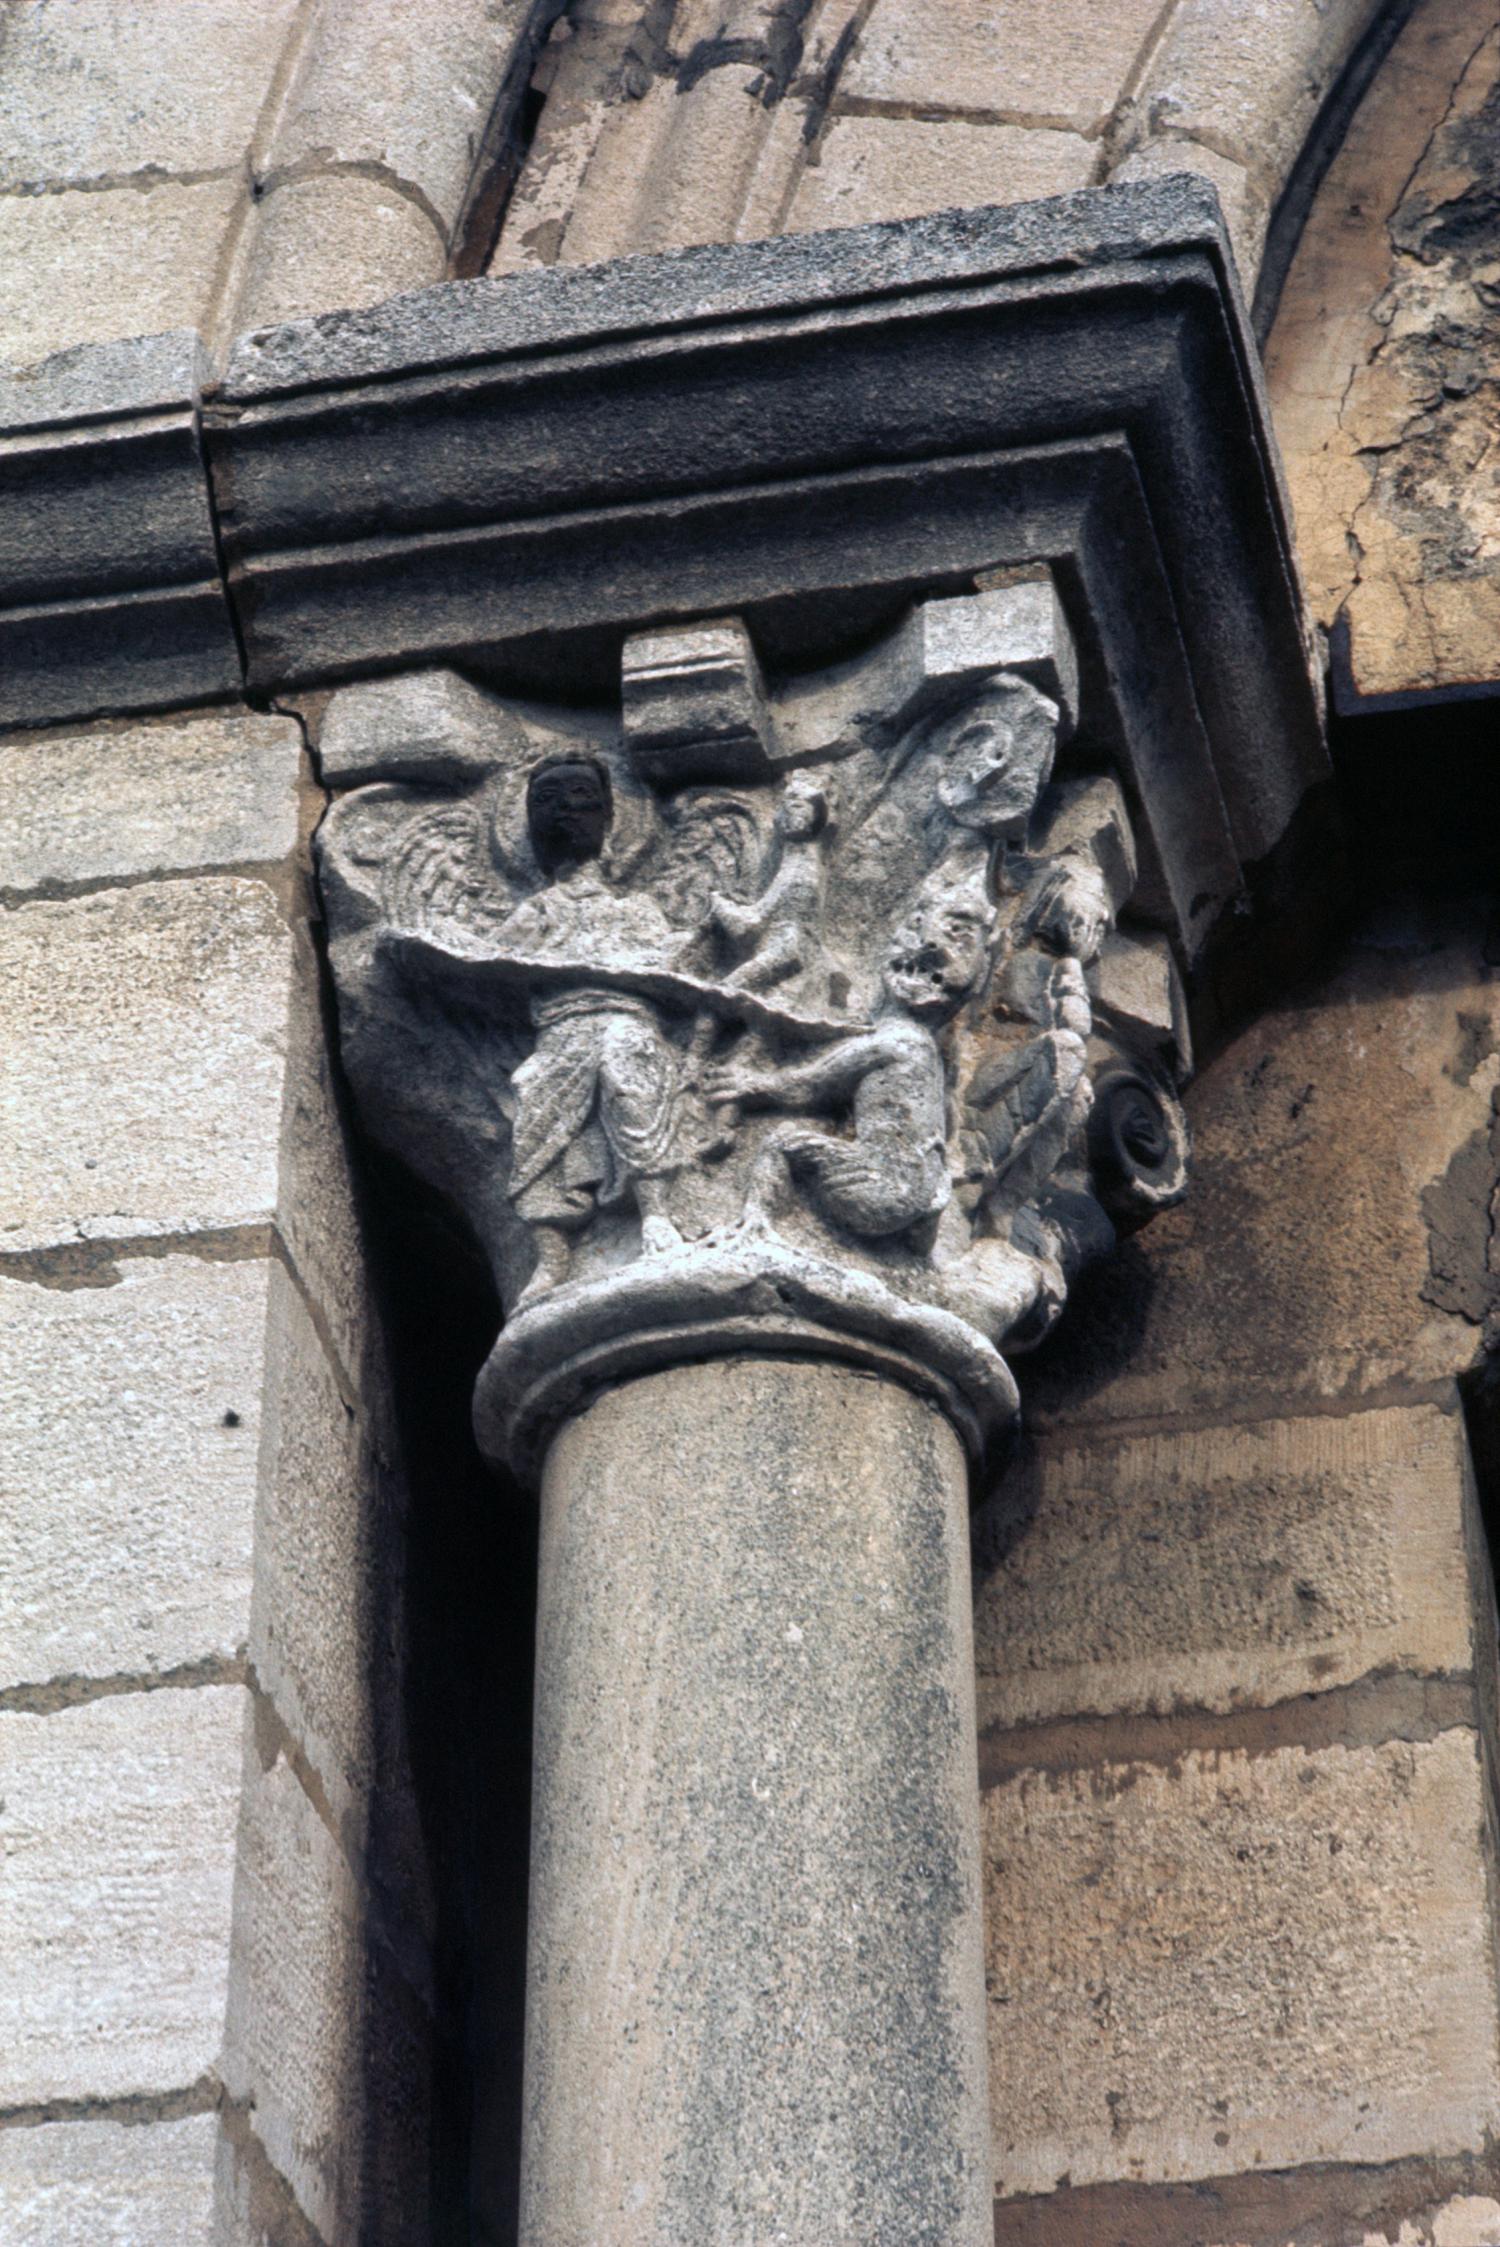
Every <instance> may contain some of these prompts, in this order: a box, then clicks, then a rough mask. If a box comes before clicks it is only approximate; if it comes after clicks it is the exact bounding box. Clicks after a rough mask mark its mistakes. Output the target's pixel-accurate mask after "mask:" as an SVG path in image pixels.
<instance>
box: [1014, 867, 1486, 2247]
mask: <svg viewBox="0 0 1500 2247" xmlns="http://www.w3.org/2000/svg"><path fill="white" fill-rule="evenodd" d="M1472 927H1473V915H1472V913H1466V912H1465V910H1464V908H1463V907H1462V904H1461V902H1458V903H1455V904H1454V905H1453V906H1452V907H1451V908H1448V909H1445V910H1443V911H1433V910H1426V911H1423V910H1418V909H1416V908H1401V909H1397V908H1394V907H1391V908H1387V909H1385V910H1383V911H1382V912H1380V913H1379V914H1377V915H1375V916H1373V917H1372V918H1370V919H1369V920H1367V921H1366V923H1365V924H1364V925H1363V927H1362V929H1361V930H1360V932H1359V935H1358V938H1357V941H1356V942H1355V943H1354V944H1353V945H1351V946H1350V947H1349V949H1348V950H1347V951H1346V953H1345V955H1344V957H1343V959H1342V960H1341V961H1338V962H1336V963H1335V964H1334V966H1333V967H1332V969H1331V970H1330V971H1329V972H1328V973H1326V974H1325V976H1324V978H1323V979H1322V981H1321V983H1320V984H1319V985H1318V986H1317V987H1316V988H1315V989H1312V990H1308V991H1305V992H1304V993H1303V994H1301V998H1300V1002H1299V1003H1298V1004H1297V1005H1296V1006H1295V1007H1287V1008H1272V1009H1270V1010H1268V1012H1267V1013H1266V1014H1265V1016H1264V1017H1263V1018H1262V1020H1261V1021H1260V1022H1258V1023H1257V1024H1256V1025H1255V1026H1253V1027H1252V1028H1251V1029H1249V1030H1247V1031H1246V1032H1244V1033H1243V1034H1242V1035H1241V1036H1240V1037H1239V1038H1238V1039H1237V1040H1235V1041H1234V1042H1233V1043H1232V1044H1230V1045H1229V1046H1228V1047H1227V1048H1226V1049H1225V1051H1224V1052H1223V1053H1222V1054H1220V1055H1219V1056H1218V1057H1217V1058H1216V1059H1215V1060H1214V1061H1212V1062H1211V1063H1210V1064H1209V1066H1208V1067H1207V1068H1206V1069H1205V1070H1204V1071H1203V1073H1202V1075H1201V1077H1200V1079H1199V1080H1198V1082H1197V1084H1196V1085H1195V1086H1194V1087H1193V1088H1192V1090H1191V1091H1190V1093H1189V1095H1188V1103H1187V1104H1188V1108H1189V1111H1190V1114H1191V1117H1192V1120H1193V1123H1194V1128H1195V1135H1196V1151H1195V1172H1196V1175H1195V1186H1194V1193H1193V1195H1192V1197H1191V1198H1190V1200H1189V1201H1188V1202H1187V1203H1185V1204H1184V1206H1183V1208H1182V1209H1181V1210H1180V1211H1176V1212H1172V1213H1169V1214H1168V1215H1167V1216H1165V1217H1163V1218H1162V1219H1160V1220H1158V1222H1157V1224H1156V1225H1155V1226H1153V1227H1152V1228H1151V1229H1149V1230H1148V1231H1147V1232H1145V1233H1143V1234H1141V1235H1140V1236H1139V1238H1138V1240H1137V1241H1136V1242H1134V1243H1132V1244H1129V1245H1128V1246H1127V1247H1126V1248H1125V1249H1123V1250H1122V1251H1121V1252H1119V1254H1118V1255H1117V1258H1116V1260H1115V1262H1114V1263H1113V1264H1112V1265H1109V1266H1106V1267H1104V1268H1103V1269H1102V1271H1101V1274H1100V1278H1099V1283H1098V1286H1097V1288H1096V1289H1095V1290H1092V1291H1090V1293H1089V1294H1088V1296H1087V1297H1085V1298H1084V1299H1081V1300H1080V1301H1079V1302H1078V1303H1077V1304H1076V1305H1075V1306H1074V1314H1075V1315H1074V1319H1073V1323H1072V1324H1071V1325H1070V1326H1069V1327H1067V1328H1065V1329H1063V1330H1062V1331H1061V1332H1060V1334H1059V1336H1058V1339H1057V1342H1056V1344H1055V1345H1054V1346H1053V1348H1052V1349H1051V1350H1049V1351H1048V1352H1046V1353H1044V1354H1043V1356H1042V1357H1041V1358H1039V1359H1038V1360H1037V1361H1035V1363H1034V1364H1033V1365H1032V1366H1031V1367H1030V1368H1029V1369H1028V1372H1027V1378H1026V1382H1025V1384H1024V1385H1025V1386H1027V1387H1029V1390H1030V1403H1031V1407H1032V1421H1033V1428H1034V1431H1035V1433H1034V1438H1033V1444H1032V1448H1031V1450H1030V1452H1029V1454H1028V1456H1027V1457H1026V1458H1025V1459H1024V1460H1023V1461H1022V1462H1021V1464H1020V1467H1019V1470H1018V1471H1017V1473H1016V1474H1015V1475H1014V1476H1013V1478H1012V1480H1011V1482H1010V1484H1009V1485H1008V1486H1007V1488H1006V1489H1005V1491H1004V1492H1003V1493H1002V1498H1001V1502H1000V1504H999V1505H998V1506H997V1507H996V1508H994V1509H992V1510H991V1511H990V1513H989V1514H988V1516H987V1518H986V1519H985V1520H984V1521H983V1522H982V1524H981V1538H980V1571H979V1590H978V1594H977V1604H976V1655H977V1661H978V1665H979V1702H980V1712H981V1727H980V1766H981V1776H982V1781H983V1784H984V1788H985V1796H984V1801H985V1840H986V1864H987V1877H988V1880H989V1884H990V1885H989V1940H990V1954H989V1977H990V2000H991V2067H992V2074H991V2085H992V2095H993V2098H994V2107H995V2129H996V2169H997V2176H998V2178H999V2180H1000V2182H999V2185H998V2188H997V2189H998V2191H999V2194H1000V2197H999V2199H998V2201H997V2238H998V2239H999V2240H1000V2241H1002V2242H1003V2243H1004V2247H1083V2243H1084V2242H1088V2243H1089V2247H1093V2243H1094V2242H1096V2241H1097V2240H1099V2239H1101V2238H1106V2237H1107V2238H1109V2239H1110V2240H1111V2242H1114V2241H1117V2240H1118V2241H1120V2242H1123V2243H1124V2247H1146V2243H1147V2242H1150V2243H1151V2247H1285V2242H1286V2241H1288V2240H1290V2239H1293V2238H1296V2239H1297V2240H1298V2241H1299V2242H1300V2241H1304V2240H1305V2241H1309V2242H1315V2243H1316V2247H1370V2243H1372V2242H1374V2243H1383V2242H1395V2241H1397V2240H1398V2238H1399V2240H1400V2241H1401V2242H1402V2243H1403V2247H1430V2243H1431V2242H1434V2241H1438V2240H1446V2239H1463V2238H1469V2237H1474V2238H1477V2239H1479V2240H1482V2241H1485V2242H1488V2241H1489V2239H1490V2238H1491V2237H1492V2236H1493V2230H1492V2229H1491V2230H1486V2228H1485V2226H1486V2224H1491V2225H1492V2211H1493V2209H1494V2206H1495V2193H1496V2187H1497V2182H1500V2180H1497V2177H1496V2174H1495V2171H1494V2166H1493V2155H1492V2144H1493V2138H1494V2133H1495V2128H1496V2115H1495V2112H1494V2104H1495V2090H1494V2086H1495V2083H1496V2080H1497V2068H1500V2057H1497V2049H1496V2023H1495V1994H1494V1993H1495V1979H1496V1976H1495V1957H1494V1927H1493V1917H1492V1909H1491V1902H1490V1897H1491V1888H1492V1881H1493V1867H1494V1842H1493V1834H1494V1826H1495V1820H1494V1810H1493V1794H1492V1776H1491V1774H1492V1770H1493V1753H1494V1744H1495V1661H1496V1626H1495V1611H1494V1598H1493V1591H1492V1588H1491V1573H1490V1562H1489V1556H1488V1553H1487V1550H1486V1543H1485V1537H1484V1531H1483V1528H1482V1525H1481V1522H1480V1518H1479V1510H1478V1506H1477V1503H1476V1498H1475V1491H1474V1482H1473V1476H1472V1471H1471V1467H1470V1461H1469V1453H1468V1445H1467V1443H1466V1441H1465V1435H1464V1425H1463V1418H1462V1414H1461V1412H1460V1409H1459V1397H1458V1390H1457V1386H1456V1383H1457V1380H1458V1379H1459V1378H1460V1377H1462V1376H1463V1375H1465V1374H1466V1373H1467V1372H1468V1371H1469V1370H1470V1369H1472V1368H1473V1367H1475V1366H1476V1365H1477V1364H1478V1363H1479V1362H1480V1356H1481V1352H1482V1347H1483V1339H1484V1336H1485V1333H1486V1331H1487V1328H1486V1319H1487V1316H1488V1312H1489V1296H1488V1288H1489V1284H1490V1283H1489V1282H1488V1280H1487V1278H1486V1253H1487V1250H1486V1244H1487V1240H1488V1237H1489V1229H1490V1217H1489V1197H1490V1194H1491V1191H1492V1188H1493V1177H1494V1163H1493V1157H1492V1154H1491V1150H1490V1135H1491V1129H1492V1123H1491V1117H1492V1099H1493V1094H1494V1091H1495V1082H1496V1066H1497V1063H1496V1055H1497V1052H1500V1016H1497V1013H1496V1001H1495V997H1494V990H1493V985H1492V983H1491V980H1490V978H1489V975H1488V973H1487V972H1486V969H1485V967H1484V964H1483V962H1482V961H1481V960H1479V959H1478V958H1476V956H1475V952H1474V948H1473V939H1472V937H1471V936H1470V935H1469V934H1468V931H1469V930H1470V929H1472ZM1231 1241H1232V1242H1233V1243H1234V1249H1233V1253H1232V1255H1231V1254H1226V1252H1225V1244H1226V1243H1228V1242H1231ZM1189 1266H1191V1267H1192V1271H1193V1277H1192V1279H1191V1280H1189V1278H1188V1270H1189ZM1476 2210H1477V2211H1479V2213H1478V2214H1477V2215H1476V2213H1475V2211H1476ZM1487 2211H1488V2212H1490V2213H1487ZM1403 2227H1404V2228H1403Z"/></svg>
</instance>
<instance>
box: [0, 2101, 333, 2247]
mask: <svg viewBox="0 0 1500 2247" xmlns="http://www.w3.org/2000/svg"><path fill="white" fill-rule="evenodd" d="M224 2098H225V2092H224V2087H223V2085H222V2084H221V2083H220V2081H219V2079H218V2077H217V2076H216V2075H215V2074H213V2073H212V2072H211V2071H210V2072H209V2073H207V2074H204V2075H200V2076H199V2078H198V2080H197V2082H196V2083H189V2084H185V2085H183V2086H182V2088H181V2089H180V2090H176V2091H126V2092H122V2093H120V2094H119V2095H118V2096H117V2097H115V2098H78V2099H34V2100H31V2101H28V2102H26V2103H25V2104H21V2105H17V2106H10V2107H0V2130H35V2129H40V2128H42V2127H44V2126H45V2125H46V2124H47V2123H49V2122H115V2123H125V2124H128V2125H130V2126H132V2127H135V2128H142V2129H145V2128H149V2127H150V2125H151V2124H152V2123H157V2122H186V2121H188V2120H190V2119H191V2118H192V2117H193V2116H194V2115H199V2114H213V2113H215V2112H218V2111H220V2110H221V2109H222V2105H223V2102H224ZM320 2247H321V2243H320Z"/></svg>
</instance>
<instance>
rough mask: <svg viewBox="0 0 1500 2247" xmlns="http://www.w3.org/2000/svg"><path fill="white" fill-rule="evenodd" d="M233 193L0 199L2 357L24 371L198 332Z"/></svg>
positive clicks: (238, 185) (203, 188) (236, 181)
mask: <svg viewBox="0 0 1500 2247" xmlns="http://www.w3.org/2000/svg"><path fill="white" fill-rule="evenodd" d="M3 70H4V63H3V60H0V76H3ZM243 195H244V178H243V174H242V173H239V172H235V173H234V174H232V175H230V176H227V177H224V178H214V179H209V180H204V181H200V182H197V183H196V184H183V183H180V182H178V181H176V180H170V179H167V180H152V181H151V182H149V183H148V184H145V185H142V186H135V187H116V188H101V189H98V190H97V191H94V192H90V193H82V192H75V191H71V190H69V191H67V192H63V193H59V194H55V195H0V271H3V272H4V274H5V279H6V294H5V337H4V346H3V348H4V355H5V358H6V359H7V360H9V361H14V362H15V363H17V364H21V365H24V364H26V363H28V362H29V361H31V360H33V359H41V358H45V357H46V355H47V354H48V353H49V352H52V351H60V350H62V349H64V347H66V346H69V345H72V344H75V343H98V342H104V341H106V340H107V339H109V338H111V337H114V336H132V335H145V334H150V333H151V332H152V331H154V330H156V329H158V328H177V327H193V328H200V329H208V328H210V327H211V326H212V325H213V305H214V297H215V291H216V288H217V284H218V277H219V271H220V264H221V260H222V258H223V257H224V255H225V252H226V247H227V244H228V240H229V229H230V225H231V222H232V220H233V217H234V214H235V211H236V208H237V206H238V205H239V203H240V201H241V199H242V198H243Z"/></svg>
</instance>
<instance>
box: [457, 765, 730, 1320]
mask: <svg viewBox="0 0 1500 2247" xmlns="http://www.w3.org/2000/svg"><path fill="white" fill-rule="evenodd" d="M611 811H612V803H611V792H610V785H609V776H608V774H607V773H606V772H605V770H604V768H603V767H602V766H601V765H598V764H596V763H595V762H594V761H593V760H592V759H590V758H557V759H553V760H551V761H550V762H548V763H546V764H542V765H539V766H538V767H537V768H536V770H535V771H534V772H533V773H532V775H531V777H530V781H529V783H528V786H527V793H526V817H527V826H528V829H529V832H530V835H531V842H532V848H533V850H534V852H535V854H536V859H537V863H538V864H539V865H540V866H541V868H542V870H543V872H544V873H545V874H547V875H548V876H549V877H550V879H549V882H548V886H547V887H546V888H545V889H543V890H540V891H539V892H538V893H537V894H536V895H535V896H534V897H531V898H528V899H526V901H525V902H524V903H523V904H521V905H518V906H517V907H516V909H515V911H514V912H513V913H511V914H510V915H509V917H508V918H507V920H506V921H505V923H504V924H503V927H502V928H501V930H500V931H499V932H498V934H499V936H500V937H501V938H502V939H503V942H504V944H505V947H506V949H507V950H509V951H511V952H512V953H515V954H519V955H523V956H525V957H526V958H528V959H532V960H536V961H538V962H544V963H546V964H548V965H551V966H560V967H561V966H565V967H570V968H576V969H577V971H578V975H577V980H576V981H573V980H569V981H567V982H566V983H563V984H562V985H561V986H560V987H558V988H555V989H545V990H539V991H537V992H535V993H534V995H533V997H532V1000H531V1017H532V1021H533V1023H534V1025H535V1027H536V1030H537V1032H538V1036H537V1042H536V1046H535V1048H534V1050H533V1051H532V1053H531V1054H530V1055H529V1056H528V1057H527V1059H526V1060H525V1061H523V1062H522V1063H521V1065H520V1067H519V1068H518V1069H517V1070H516V1072H515V1075H514V1078H513V1079H512V1083H513V1086H514V1089H515V1093H516V1097H517V1106H516V1113H515V1118H514V1123H513V1126H512V1153H511V1173H510V1181H509V1188H508V1191H509V1193H510V1197H511V1201H512V1203H513V1205H514V1207H515V1211H516V1215H517V1216H518V1217H520V1218H522V1219H524V1220H525V1222H526V1223H527V1224H528V1225H529V1226H530V1228H531V1232H532V1238H533V1241H534V1243H535V1246H536V1251H537V1265H536V1270H535V1271H534V1273H533V1274H532V1276H531V1279H530V1280H529V1281H528V1282H527V1285H526V1287H525V1288H524V1290H523V1291H522V1294H521V1297H520V1299H519V1304H518V1308H519V1307H520V1305H521V1304H524V1303H526V1302H527V1301H528V1300H532V1299H534V1298H535V1297H536V1296H538V1295H540V1294H542V1293H543V1292H544V1291H545V1290H546V1289H548V1288H551V1287H555V1286H556V1285H557V1284H558V1283H559V1282H560V1281H561V1280H562V1279H563V1278H565V1277H566V1274H567V1270H568V1265H569V1261H570V1248H569V1241H568V1235H569V1234H570V1232H573V1231H576V1230H577V1229H578V1228H579V1227H580V1226H582V1225H584V1224H586V1223H587V1222H588V1220H589V1219H590V1218H591V1217H592V1216H593V1214H594V1210H595V1208H596V1206H598V1205H601V1204H603V1205H607V1204H609V1203H613V1202H617V1201H619V1200H621V1199H623V1197H624V1195H625V1194H626V1192H627V1190H628V1191H629V1192H630V1193H631V1194H632V1195H633V1196H634V1199H635V1202H636V1206H637V1208H638V1209H639V1211H640V1216H641V1245H642V1247H643V1248H644V1249H645V1250H646V1251H647V1253H648V1254H649V1253H653V1252H659V1251H661V1250H664V1249H669V1248H674V1247H676V1246H678V1245H679V1242H680V1239H681V1236H680V1234H679V1233H678V1230H677V1227H676V1226H675V1225H674V1224H673V1222H672V1219H671V1217H670V1215H669V1214H668V1210H667V1204H666V1194H667V1182H668V1180H669V1179H670V1178H671V1177H672V1176H673V1174H674V1173H675V1172H677V1171H678V1170H680V1169H681V1168H682V1166H683V1164H684V1163H686V1162H688V1161H690V1160H691V1159H692V1158H693V1155H694V1153H695V1152H696V1151H697V1147H696V1136H695V1134H694V1132H693V1130H692V1127H691V1120H690V1113H689V1111H690V1109H691V1107H692V1105H693V1104H692V1103H691V1102H690V1101H689V1100H688V1098H687V1095H686V1090H685V1087H684V1084H683V1079H682V1068H681V1062H680V1059H679V1056H678V1053H677V1050H676V1048H675V1047H674V1046H673V1045H672V1044H671V1042H670V1040H669V1039H668V1038H667V1037H666V1035H665V1033H664V1032H663V1030H662V1028H661V1025H660V1023H659V1022H658V1020H657V1018H656V1015H655V1014H654V1012H653V1010H652V1009H651V1007H650V1006H649V1005H647V1004H646V1002H645V1001H644V1000H642V999H638V998H635V997H634V996H632V995H631V994H630V993H629V992H626V991H621V990H617V989H610V988H607V987H601V986H600V985H598V984H597V983H596V984H592V985H591V984H590V981H589V976H588V969H589V967H590V965H591V964H596V963H598V962H600V961H604V960H608V961H611V962H614V963H620V964H631V965H635V966H668V965H671V964H673V963H674V962H675V960H676V957H677V954H678V953H679V952H680V951H681V950H682V948H683V946H684V943H685V941H690V940H691V939H685V938H684V936H683V934H682V932H680V931H678V930H675V929H673V928H672V927H671V925H670V923H669V922H668V920H667V918H666V915H665V914H664V913H663V912H662V910H661V908H660V906H659V905H658V904H657V903H656V902H655V900H654V899H653V898H651V897H649V896H646V895H644V894H640V893H637V894H636V895H634V896H625V895H622V894H621V892H619V891H618V890H615V889H612V888H611V887H610V886H609V884H608V883H607V882H606V881H605V880H604V879H603V877H602V875H601V874H600V872H599V865H598V861H599V854H600V851H601V850H602V848H603V846H604V840H605V837H606V835H607V833H608V830H609V824H610V817H611Z"/></svg>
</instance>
